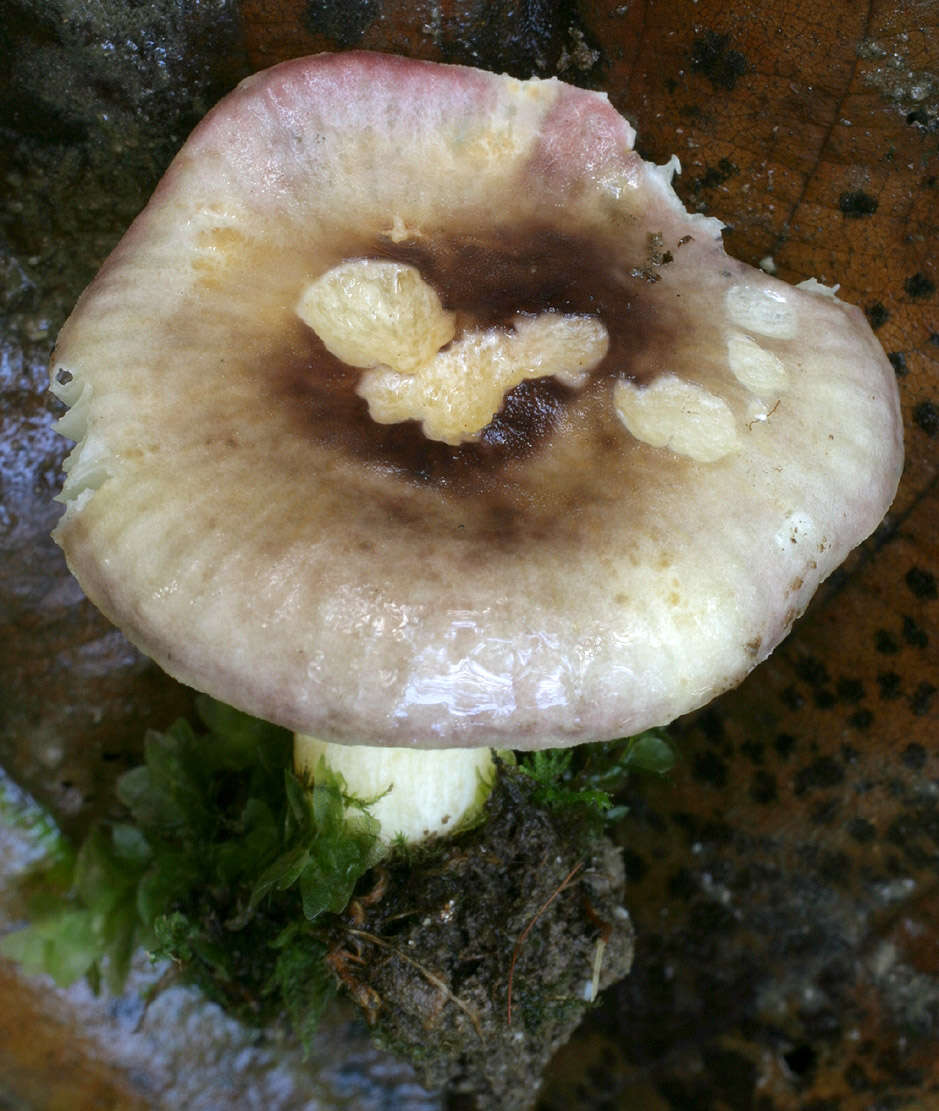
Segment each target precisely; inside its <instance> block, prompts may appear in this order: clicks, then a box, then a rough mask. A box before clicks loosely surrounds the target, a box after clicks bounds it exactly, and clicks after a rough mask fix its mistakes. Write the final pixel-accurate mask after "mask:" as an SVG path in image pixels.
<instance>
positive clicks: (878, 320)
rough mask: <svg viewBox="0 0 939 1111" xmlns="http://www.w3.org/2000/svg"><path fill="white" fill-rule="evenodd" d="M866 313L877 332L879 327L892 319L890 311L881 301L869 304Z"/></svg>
mask: <svg viewBox="0 0 939 1111" xmlns="http://www.w3.org/2000/svg"><path fill="white" fill-rule="evenodd" d="M864 313H865V315H866V316H867V319H868V321H869V322H870V326H871V327H872V328H873V329H874V331H875V332H876V331H877V329H878V328H882V327H883V326H884V325H885V324H886V323H887V321H888V320H889V319H890V313H889V312H888V311H887V309H886V308H885V307H884V305H883V303H882V302H881V301H875V302H874V303H873V305H868V306H867V308H866V309H865V310H864Z"/></svg>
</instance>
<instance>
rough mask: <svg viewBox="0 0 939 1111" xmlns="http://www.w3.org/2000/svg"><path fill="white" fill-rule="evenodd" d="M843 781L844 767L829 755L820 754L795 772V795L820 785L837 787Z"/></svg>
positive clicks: (815, 788)
mask: <svg viewBox="0 0 939 1111" xmlns="http://www.w3.org/2000/svg"><path fill="white" fill-rule="evenodd" d="M843 782H844V768H842V766H841V765H840V764H839V763H838V761H837V760H834V759H833V758H832V757H831V756H820V757H819V758H818V759H817V760H813V761H812V763H811V764H807V765H806V766H805V767H804V768H800V769H799V771H798V772H797V773H796V778H795V783H794V790H795V793H796V794H797V795H804V794H805V793H806V792H807V791H814V790H818V789H820V788H822V787H837V786H838V784H839V783H843Z"/></svg>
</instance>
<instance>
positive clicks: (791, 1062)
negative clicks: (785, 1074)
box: [783, 1045, 818, 1077]
mask: <svg viewBox="0 0 939 1111" xmlns="http://www.w3.org/2000/svg"><path fill="white" fill-rule="evenodd" d="M783 1061H785V1063H786V1068H787V1069H788V1070H789V1071H790V1072H791V1073H792V1074H793V1076H799V1077H806V1076H808V1075H809V1074H810V1073H812V1072H814V1070H815V1066H816V1064H817V1063H818V1054H817V1053H816V1052H815V1050H814V1049H813V1048H812V1047H811V1046H810V1045H797V1046H794V1047H793V1048H792V1049H790V1050H789V1051H788V1052H787V1053H784V1054H783Z"/></svg>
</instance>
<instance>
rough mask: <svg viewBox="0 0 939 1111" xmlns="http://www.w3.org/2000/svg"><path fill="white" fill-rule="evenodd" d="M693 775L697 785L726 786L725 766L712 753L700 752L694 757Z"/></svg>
mask: <svg viewBox="0 0 939 1111" xmlns="http://www.w3.org/2000/svg"><path fill="white" fill-rule="evenodd" d="M693 775H694V777H695V779H696V780H698V782H699V783H707V784H708V785H709V786H711V787H726V786H727V765H726V764H725V763H724V761H723V760H722V759H721V758H720V757H719V756H718V755H717V754H716V753H714V752H701V753H699V754H698V755H697V756H696V757H695V759H694V764H693Z"/></svg>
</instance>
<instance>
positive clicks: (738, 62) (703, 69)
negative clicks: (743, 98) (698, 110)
mask: <svg viewBox="0 0 939 1111" xmlns="http://www.w3.org/2000/svg"><path fill="white" fill-rule="evenodd" d="M729 46H730V35H721V34H718V33H717V32H716V31H705V32H704V34H703V35H699V36H698V37H697V38H696V39H695V40H694V42H693V43H692V46H691V68H692V69H693V70H694V71H695V72H696V73H703V74H704V75H705V77H707V79H708V80H709V81H710V82H711V84H712V85H713V86H714V88H715V89H727V90H728V92H729V91H730V90H731V89H733V88H734V86H735V85H736V84H737V79H738V78H739V77H743V75H744V74H745V73H746V72H747V70H748V69H749V68H750V67H749V66H748V65H747V59H746V58H745V57H744V56H743V54H741V53H740V51H739V50H731V49H729Z"/></svg>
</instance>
